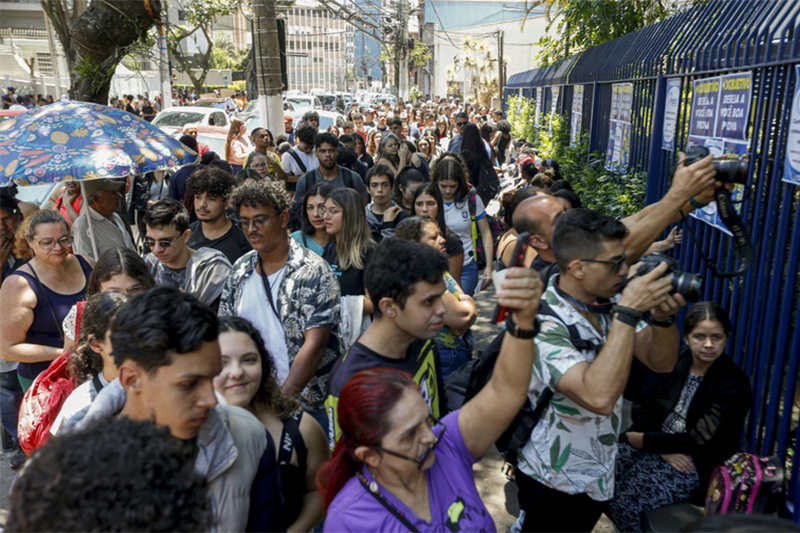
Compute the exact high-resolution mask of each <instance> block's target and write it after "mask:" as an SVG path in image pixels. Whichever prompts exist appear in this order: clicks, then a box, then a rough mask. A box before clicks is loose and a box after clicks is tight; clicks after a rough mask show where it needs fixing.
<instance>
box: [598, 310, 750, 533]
mask: <svg viewBox="0 0 800 533" xmlns="http://www.w3.org/2000/svg"><path fill="white" fill-rule="evenodd" d="M651 327H661V326H658V325H656V324H653V325H652V326H651ZM730 331H731V322H730V319H729V318H728V316H727V314H726V313H725V311H724V310H723V309H722V308H721V307H720V306H719V305H717V304H715V303H713V302H700V303H697V304H695V305H693V306H692V308H691V309H689V312H688V313H687V314H686V318H685V319H684V321H683V335H684V340H685V341H686V344H687V345H688V348H687V349H685V350H683V351H682V353H681V355H680V357H679V359H678V362H677V364H676V365H675V369H674V370H673V371H672V372H671V373H669V374H652V373H648V372H645V373H644V375H643V376H637V375H634V374H632V375H631V378H630V381H634V382H637V383H641V384H643V385H642V389H641V390H642V394H641V398H634V408H633V426H632V427H631V430H630V431H628V432H627V433H625V434H624V435H623V437H622V441H623V442H621V443H620V445H619V454H618V456H617V464H616V481H615V485H614V500H613V501H612V502H611V510H612V512H613V518H614V520H615V521H616V522H617V525H618V526H619V528H620V530H621V531H642V529H641V526H642V524H641V519H642V515H643V513H644V512H645V511H648V510H651V509H657V508H659V507H664V506H666V505H670V504H673V503H676V502H679V501H682V500H688V499H690V498H692V497H693V496H697V495H698V494H697V493H698V491H704V490H705V487H706V486H707V485H708V480H709V477H710V475H711V471H712V470H713V469H714V467H716V466H717V465H720V464H722V463H723V462H725V461H726V460H727V459H728V458H729V457H730V456H731V455H733V454H735V453H736V452H738V451H739V450H740V442H739V439H740V435H741V432H742V428H743V427H744V421H745V417H746V416H747V411H748V409H749V407H750V396H751V391H750V380H749V379H748V377H747V374H745V373H744V371H743V370H742V369H740V368H739V367H738V366H736V364H735V363H734V362H733V361H732V360H731V359H730V358H729V357H726V356H725V355H724V352H725V345H726V343H727V342H728V337H729V335H730ZM633 392H634V393H635V391H633ZM626 395H630V394H629V393H628V391H626Z"/></svg>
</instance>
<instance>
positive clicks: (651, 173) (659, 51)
mask: <svg viewBox="0 0 800 533" xmlns="http://www.w3.org/2000/svg"><path fill="white" fill-rule="evenodd" d="M798 63H800V2H798V1H797V0H713V1H711V2H709V3H707V4H705V5H704V6H701V7H698V8H695V9H691V10H687V11H684V12H682V13H680V14H677V15H675V16H673V17H671V18H669V19H667V20H665V21H663V22H660V23H658V24H653V25H651V26H648V27H646V28H643V29H642V30H639V31H637V32H634V33H631V34H628V35H625V36H623V37H621V38H619V39H616V40H614V41H611V42H608V43H605V44H603V45H600V46H597V47H594V48H591V49H589V50H586V51H584V52H582V53H580V54H576V55H575V56H573V57H572V58H570V59H569V60H568V61H566V62H564V63H563V64H561V65H558V66H555V67H549V68H546V69H534V70H533V71H528V72H523V73H519V74H515V75H513V76H511V77H510V78H509V80H508V82H507V84H506V87H505V92H504V99H505V100H506V101H507V100H508V98H509V97H510V96H516V95H518V94H523V95H524V96H527V97H531V98H532V97H534V96H535V92H534V91H535V89H536V88H540V89H542V90H544V94H545V95H546V97H547V98H549V97H550V95H551V94H552V88H553V87H557V86H560V87H561V89H560V90H561V97H560V100H561V104H560V105H559V106H558V111H559V113H562V114H564V115H567V116H568V115H569V113H570V112H571V109H572V98H573V95H574V88H575V86H576V85H583V86H584V105H583V112H582V113H583V115H582V130H583V133H584V134H588V142H589V147H590V151H595V150H600V151H601V152H605V151H606V149H607V147H608V143H609V128H610V119H611V117H610V111H611V104H612V84H614V83H624V82H629V83H632V84H633V102H632V107H631V115H632V116H631V140H630V156H629V160H628V167H629V169H630V170H641V171H646V172H647V173H648V187H647V197H646V200H647V203H648V204H649V203H653V202H655V201H657V200H658V199H659V198H661V197H662V196H663V195H664V193H665V192H666V190H667V189H668V187H669V178H670V171H671V168H672V167H673V165H675V163H676V162H677V159H678V153H677V151H678V150H680V149H683V147H685V146H686V142H687V140H688V139H687V138H688V131H689V127H688V126H689V112H690V109H691V106H692V97H693V95H692V82H693V81H695V80H698V79H703V78H708V77H712V76H719V75H724V74H730V73H741V72H752V81H753V85H752V95H753V97H752V105H751V109H750V113H749V120H748V124H747V126H748V131H749V153H750V154H751V158H750V169H749V170H750V172H749V176H748V183H747V186H746V189H747V190H748V192H749V193H750V194H749V196H747V197H746V199H745V201H744V203H743V205H742V218H743V219H744V221H745V223H746V225H747V227H748V228H749V231H750V237H751V238H752V241H753V243H754V245H755V250H756V253H755V260H754V262H753V265H752V266H751V267H750V269H749V270H748V271H747V272H746V273H745V274H744V275H742V276H739V277H736V278H733V279H718V278H715V277H714V276H713V275H712V273H711V271H710V270H709V268H708V265H706V264H705V263H704V262H703V261H702V259H701V257H700V254H699V253H698V247H702V249H703V250H705V251H706V252H707V254H708V255H709V256H710V257H713V258H716V259H717V265H718V266H720V267H724V268H725V269H727V270H730V269H732V267H733V265H734V250H733V247H732V246H731V243H730V239H729V238H728V237H727V236H725V235H724V234H723V233H722V232H721V231H719V230H717V229H715V228H713V227H712V226H710V225H708V224H706V223H703V222H701V221H699V220H696V219H693V218H687V219H686V220H685V221H682V222H680V223H679V224H680V225H682V226H683V225H689V226H690V229H691V233H690V234H689V232H686V235H687V237H688V238H686V239H685V240H684V244H683V245H682V246H680V247H679V248H677V249H676V250H675V251H674V253H675V257H676V258H677V259H678V260H679V262H680V266H681V268H682V269H684V270H686V271H690V272H698V273H701V274H703V275H704V276H705V279H706V280H707V282H706V283H705V284H704V294H703V297H704V298H705V299H711V300H714V301H717V302H719V303H720V304H722V305H723V306H724V307H725V308H726V309H728V311H729V312H730V315H731V319H732V320H733V323H734V332H733V335H732V337H731V340H730V344H729V347H728V348H729V353H730V354H731V355H732V356H733V358H734V359H735V361H736V362H737V363H738V364H739V365H741V367H742V368H744V369H745V371H746V372H747V373H748V374H749V375H750V377H751V380H752V384H753V405H752V409H751V411H750V415H749V417H748V423H747V427H746V431H745V445H746V448H747V449H748V450H749V451H752V452H754V453H759V454H764V455H767V454H773V453H776V454H778V455H779V456H780V457H781V458H783V459H784V460H786V459H787V456H788V455H789V451H790V449H791V448H792V447H793V449H794V462H793V465H792V468H791V472H790V474H791V482H790V484H789V494H788V501H787V506H788V507H789V509H790V511H791V510H793V518H794V520H795V521H796V522H798V523H800V466H799V465H798V463H800V458H799V457H798V455H800V454H799V453H798V452H800V444H798V442H800V424H798V412H800V405H798V403H799V402H800V383H798V381H799V379H798V377H799V375H800V310H799V309H798V308H799V307H800V214H798V207H800V206H799V205H798V204H799V203H800V187H798V186H795V185H791V184H789V183H786V182H783V181H782V180H781V178H782V175H783V170H784V158H785V149H786V139H787V134H788V128H789V116H790V112H791V104H792V96H793V94H794V91H795V90H796V87H797V84H798V83H800V80H797V79H796V76H795V73H794V65H796V64H798ZM668 79H679V80H681V89H680V100H679V107H678V112H677V119H676V127H675V132H676V136H675V137H676V138H675V146H676V150H675V151H667V150H663V149H662V131H663V130H662V127H663V116H664V110H665V101H666V89H667V80H668ZM542 107H543V109H542V112H543V113H547V112H549V111H550V102H549V101H546V102H544V101H543V106H542ZM567 178H568V176H567ZM792 439H794V445H793V446H792V445H791V441H792Z"/></svg>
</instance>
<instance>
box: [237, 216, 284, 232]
mask: <svg viewBox="0 0 800 533" xmlns="http://www.w3.org/2000/svg"><path fill="white" fill-rule="evenodd" d="M277 216H278V215H259V216H257V217H253V219H252V220H249V219H246V218H239V219H236V220H235V222H236V225H237V226H239V227H240V228H242V229H243V230H245V231H248V230H249V229H250V226H253V227H254V228H255V229H257V230H259V229H261V228H263V227H264V226H266V225H267V223H268V222H269V221H270V220H272V219H273V218H275V217H277Z"/></svg>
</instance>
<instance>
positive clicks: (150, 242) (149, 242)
mask: <svg viewBox="0 0 800 533" xmlns="http://www.w3.org/2000/svg"><path fill="white" fill-rule="evenodd" d="M180 237H181V236H180V235H178V236H177V237H175V238H174V239H172V240H169V239H159V240H157V241H156V240H155V239H151V238H149V237H146V238H145V239H144V244H145V246H147V247H148V248H150V249H153V248H155V247H156V244H158V246H159V247H161V248H169V247H170V246H172V245H173V244H175V241H177V240H178V239H180Z"/></svg>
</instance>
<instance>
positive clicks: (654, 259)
mask: <svg viewBox="0 0 800 533" xmlns="http://www.w3.org/2000/svg"><path fill="white" fill-rule="evenodd" d="M661 263H666V264H667V271H666V272H664V276H669V277H670V279H671V280H672V293H671V294H675V293H678V294H680V295H681V296H683V297H684V298H685V299H686V301H687V302H696V301H697V300H699V299H700V289H701V288H702V287H703V276H701V275H699V274H689V273H688V272H679V271H677V270H676V267H677V266H678V263H677V261H675V260H674V259H673V258H671V257H669V256H666V255H663V254H650V255H646V256H644V257H642V259H641V261H640V264H639V269H638V270H637V271H636V274H634V276H633V277H637V276H644V275H645V274H649V273H650V272H652V271H653V270H654V269H655V268H656V267H658V265H660V264H661ZM631 279H633V278H631ZM628 281H630V280H628Z"/></svg>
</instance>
